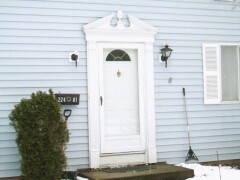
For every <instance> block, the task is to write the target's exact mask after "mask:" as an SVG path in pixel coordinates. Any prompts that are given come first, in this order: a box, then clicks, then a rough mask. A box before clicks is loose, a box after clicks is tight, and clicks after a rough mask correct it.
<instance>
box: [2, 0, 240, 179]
mask: <svg viewBox="0 0 240 180" xmlns="http://www.w3.org/2000/svg"><path fill="white" fill-rule="evenodd" d="M118 9H121V10H123V13H126V14H131V15H133V16H136V17H137V18H139V19H141V20H143V21H145V22H146V23H149V24H151V25H153V26H155V27H157V28H158V33H157V35H156V41H155V42H154V64H155V67H154V75H155V106H156V143H157V158H158V161H159V162H160V161H167V162H169V163H178V162H183V161H184V160H185V157H186V155H187V151H188V140H187V132H186V130H187V128H186V123H185V122H186V121H185V113H184V104H183V96H182V88H183V87H185V88H186V98H187V106H188V115H189V122H190V124H191V125H190V130H191V136H192V148H193V150H194V152H195V153H196V154H197V156H198V157H199V159H200V160H201V161H209V160H216V150H217V151H218V153H219V158H220V159H221V160H224V159H236V158H239V157H240V105H239V104H231V105H230V104H229V105H226V104H225V105H204V104H203V70H202V66H203V65H202V49H201V47H202V44H203V43H219V42H222V43H240V31H239V29H240V23H239V22H240V11H239V8H237V9H236V10H232V6H231V3H223V2H216V1H213V0H168V1H166V0H121V1H119V0H118V1H116V0H113V1H109V0H102V1H97V0H44V1H43V0H1V1H0V177H8V176H18V175H20V170H19V169H20V165H19V155H18V151H17V147H16V144H15V142H14V139H15V133H14V130H13V129H12V128H11V127H10V126H9V119H8V114H9V113H10V112H11V110H12V109H13V107H14V105H15V104H16V103H18V102H20V100H21V99H22V98H28V97H29V96H30V94H31V93H32V92H36V91H38V90H42V91H47V90H48V89H49V88H52V89H53V90H54V91H55V92H62V93H80V104H79V105H78V106H70V107H63V108H72V109H73V114H72V116H71V117H70V118H69V123H68V127H69V130H70V133H71V134H70V142H69V144H68V146H67V147H68V148H67V150H66V154H67V157H68V165H69V170H75V169H77V168H87V167H89V159H88V111H87V106H88V102H87V67H86V64H87V53H86V49H87V47H86V42H85V35H84V33H83V30H82V27H83V25H85V24H87V23H90V22H93V21H94V20H97V19H99V18H101V17H104V16H106V15H108V14H110V13H113V12H115V11H116V10H118ZM166 43H167V44H168V45H170V47H171V48H172V49H173V50H174V51H173V53H172V56H171V58H170V60H169V63H168V67H167V68H165V67H164V64H163V63H162V62H159V60H158V56H159V52H160V49H161V48H162V47H164V45H165V44H166ZM73 50H78V51H79V53H80V60H79V62H78V67H75V64H74V63H70V62H69V59H68V56H69V52H71V51H73ZM169 78H172V83H168V79H169Z"/></svg>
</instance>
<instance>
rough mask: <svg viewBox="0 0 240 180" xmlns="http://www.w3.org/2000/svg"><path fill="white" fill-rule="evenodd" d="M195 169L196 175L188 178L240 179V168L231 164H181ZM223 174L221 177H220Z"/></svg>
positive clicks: (192, 179)
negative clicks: (235, 167) (230, 165)
mask: <svg viewBox="0 0 240 180" xmlns="http://www.w3.org/2000/svg"><path fill="white" fill-rule="evenodd" d="M177 166H182V167H185V168H189V169H193V170H194V174H195V176H194V177H193V178H189V179H186V180H240V170H239V169H234V168H232V167H229V166H220V169H219V166H203V165H200V164H184V163H182V164H179V165H177ZM220 174H221V178H220Z"/></svg>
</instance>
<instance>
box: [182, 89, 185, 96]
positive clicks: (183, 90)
mask: <svg viewBox="0 0 240 180" xmlns="http://www.w3.org/2000/svg"><path fill="white" fill-rule="evenodd" d="M182 92H183V95H184V96H185V88H182Z"/></svg>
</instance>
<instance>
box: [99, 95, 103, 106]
mask: <svg viewBox="0 0 240 180" xmlns="http://www.w3.org/2000/svg"><path fill="white" fill-rule="evenodd" d="M102 103H103V98H102V96H100V104H101V106H102Z"/></svg>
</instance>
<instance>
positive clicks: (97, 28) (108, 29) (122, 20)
mask: <svg viewBox="0 0 240 180" xmlns="http://www.w3.org/2000/svg"><path fill="white" fill-rule="evenodd" d="M83 29H84V32H85V34H86V40H87V41H91V40H93V41H116V40H117V41H124V42H126V41H131V42H153V41H154V35H155V34H156V32H157V28H155V27H153V26H151V25H149V24H147V23H145V22H143V21H142V20H140V19H138V18H136V17H134V16H132V15H128V16H126V17H123V13H122V11H121V10H118V11H117V13H116V17H115V15H114V13H112V14H110V15H108V16H105V17H103V18H101V19H98V20H96V21H94V22H92V23H89V24H87V25H85V26H84V27H83ZM129 38H130V39H129Z"/></svg>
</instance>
